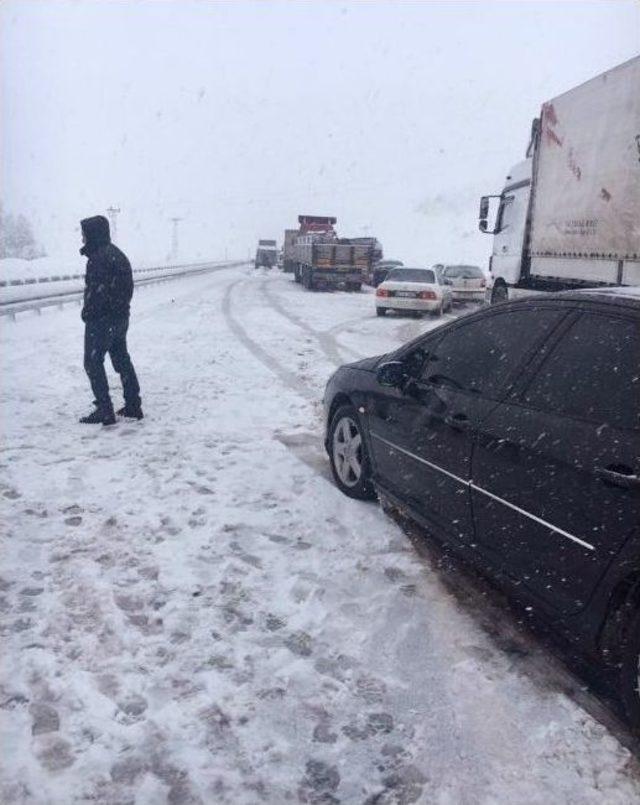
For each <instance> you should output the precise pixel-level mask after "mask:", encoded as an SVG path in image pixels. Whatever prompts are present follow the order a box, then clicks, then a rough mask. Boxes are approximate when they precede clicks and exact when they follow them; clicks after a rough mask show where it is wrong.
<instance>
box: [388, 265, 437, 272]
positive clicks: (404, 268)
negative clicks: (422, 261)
mask: <svg viewBox="0 0 640 805" xmlns="http://www.w3.org/2000/svg"><path fill="white" fill-rule="evenodd" d="M392 270H393V271H396V270H398V271H428V272H429V273H430V274H433V273H434V271H433V269H432V268H425V267H424V266H393V269H392Z"/></svg>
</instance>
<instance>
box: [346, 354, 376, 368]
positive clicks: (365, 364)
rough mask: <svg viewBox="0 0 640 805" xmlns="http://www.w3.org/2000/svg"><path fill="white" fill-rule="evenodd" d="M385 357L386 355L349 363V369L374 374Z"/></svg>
mask: <svg viewBox="0 0 640 805" xmlns="http://www.w3.org/2000/svg"><path fill="white" fill-rule="evenodd" d="M384 357H385V356H384V355H374V356H373V357H371V358H364V359H363V360H361V361H356V362H355V363H348V364H347V366H348V368H349V369H360V370H361V371H363V372H373V371H375V370H376V369H377V368H378V364H379V363H380V361H381V360H382V359H383V358H384Z"/></svg>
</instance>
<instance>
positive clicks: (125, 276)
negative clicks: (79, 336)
mask: <svg viewBox="0 0 640 805" xmlns="http://www.w3.org/2000/svg"><path fill="white" fill-rule="evenodd" d="M80 225H81V226H82V232H83V234H84V237H85V245H84V246H83V247H82V249H80V254H83V255H85V256H86V257H87V270H86V274H85V286H84V305H83V308H82V314H81V315H82V320H83V321H85V322H88V321H93V320H95V319H99V318H102V317H105V316H108V317H110V318H126V317H128V316H129V306H130V302H131V297H132V296H133V274H132V272H131V264H130V263H129V260H128V259H127V256H126V255H125V254H124V253H123V252H121V251H120V249H119V248H118V247H117V246H114V244H113V243H111V236H110V232H109V221H107V219H106V218H104V217H103V216H101V215H97V216H96V217H95V218H85V219H84V220H83V221H81V222H80Z"/></svg>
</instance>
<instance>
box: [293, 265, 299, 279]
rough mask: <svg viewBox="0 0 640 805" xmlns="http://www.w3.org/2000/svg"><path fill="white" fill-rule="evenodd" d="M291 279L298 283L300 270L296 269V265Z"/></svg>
mask: <svg viewBox="0 0 640 805" xmlns="http://www.w3.org/2000/svg"><path fill="white" fill-rule="evenodd" d="M293 279H294V280H295V281H296V282H300V269H299V268H298V266H297V265H296V266H295V267H294V269H293Z"/></svg>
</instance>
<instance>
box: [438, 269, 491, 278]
mask: <svg viewBox="0 0 640 805" xmlns="http://www.w3.org/2000/svg"><path fill="white" fill-rule="evenodd" d="M444 276H445V277H447V278H448V279H465V280H471V279H481V278H482V277H484V274H483V273H482V269H481V268H478V266H447V267H446V268H445V270H444Z"/></svg>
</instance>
